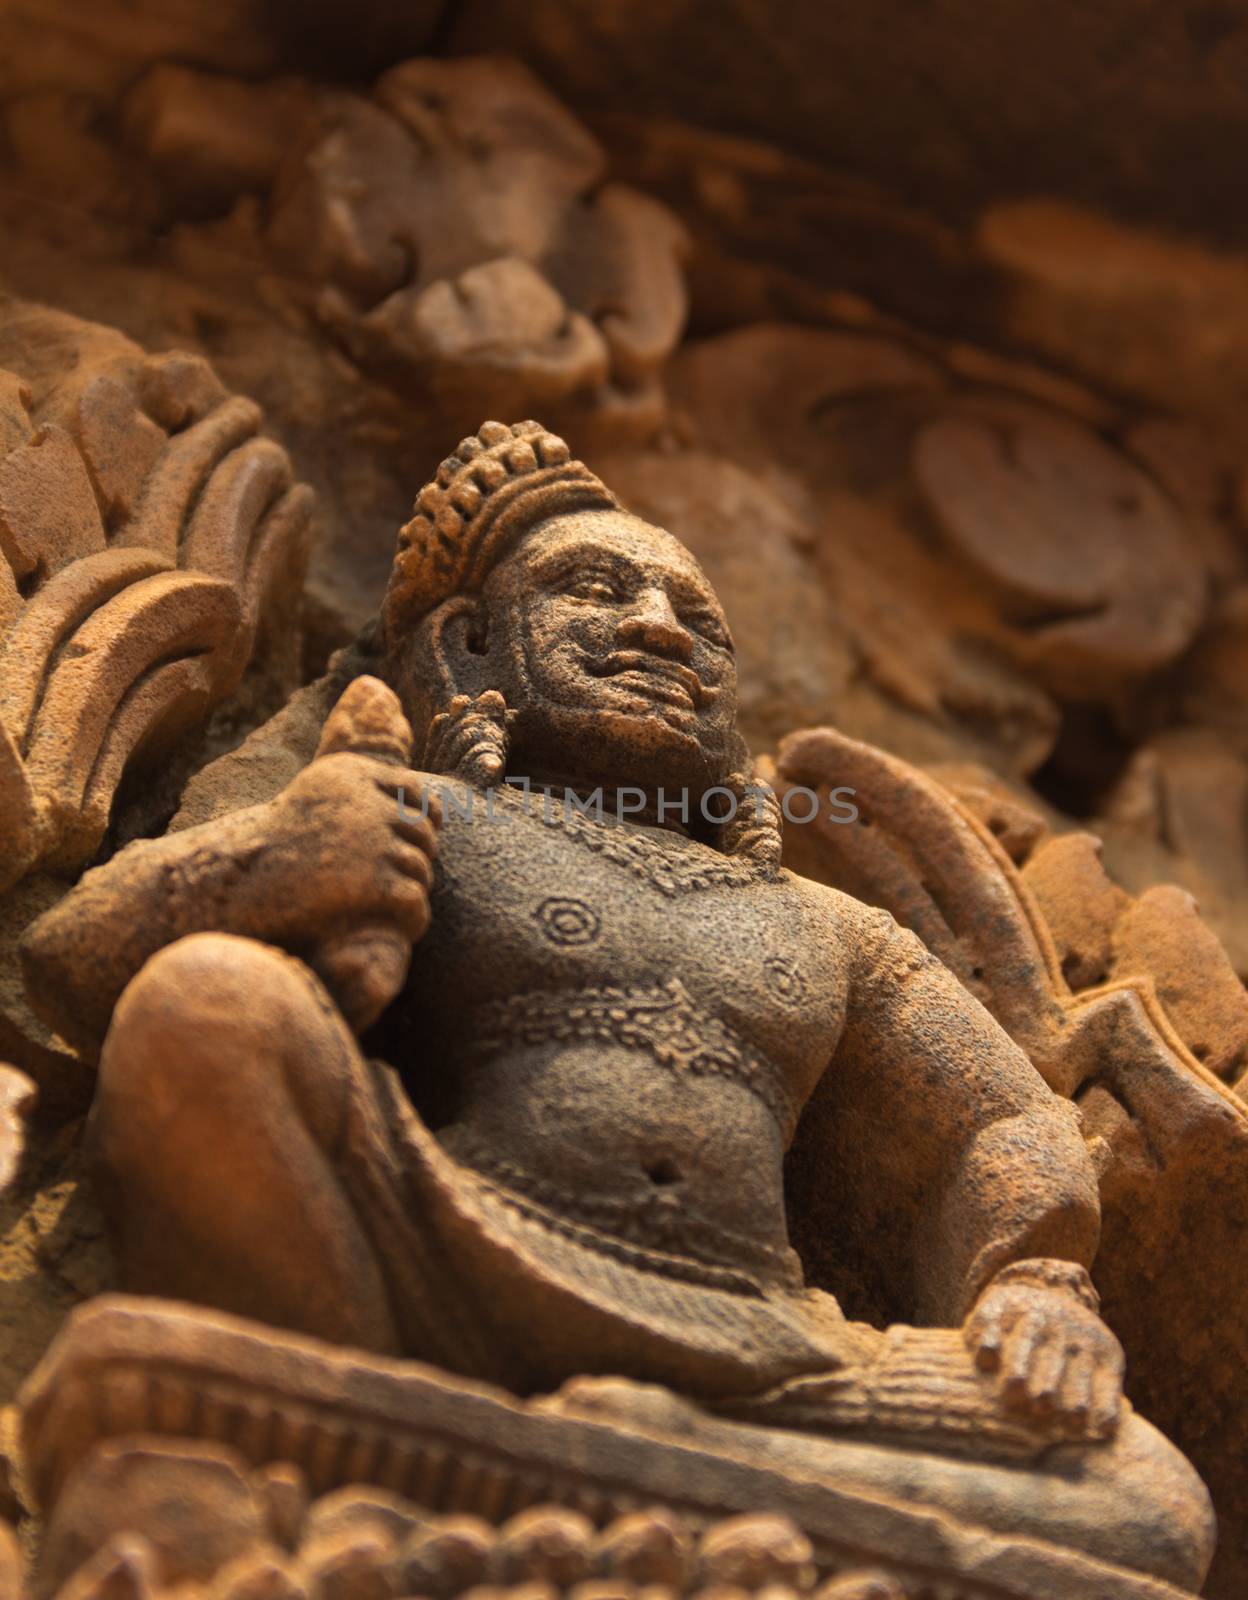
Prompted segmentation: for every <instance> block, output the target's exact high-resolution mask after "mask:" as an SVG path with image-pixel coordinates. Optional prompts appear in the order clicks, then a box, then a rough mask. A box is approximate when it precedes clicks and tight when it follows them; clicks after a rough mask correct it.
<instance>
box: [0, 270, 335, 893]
mask: <svg viewBox="0 0 1248 1600" xmlns="http://www.w3.org/2000/svg"><path fill="white" fill-rule="evenodd" d="M40 337H42V338H45V339H46V340H47V341H48V342H49V343H50V344H52V345H54V346H55V345H56V344H57V342H58V341H59V342H60V344H61V345H63V347H64V349H65V351H66V359H65V360H64V361H63V362H62V363H61V365H60V366H59V367H57V368H55V369H54V370H51V371H45V372H43V373H41V375H40V377H39V379H38V380H37V381H35V380H32V381H31V382H29V383H25V382H23V381H22V377H21V375H20V374H14V373H9V372H4V371H2V370H0V425H3V426H0V433H3V434H4V436H5V437H7V438H10V439H16V440H18V441H19V442H18V443H17V445H16V447H15V448H10V449H9V451H8V453H7V454H5V455H3V456H2V457H0V555H2V556H3V557H4V560H3V562H0V580H3V579H5V578H7V579H8V580H10V581H9V583H8V584H4V583H3V582H0V824H3V826H0V839H2V840H3V843H2V844H0V888H7V887H10V886H11V885H12V884H14V883H15V882H17V881H18V880H19V879H20V878H21V877H22V876H23V875H24V874H26V873H27V872H29V871H31V870H32V869H33V868H34V867H36V866H38V865H40V864H42V865H44V866H47V867H50V868H52V869H53V870H56V871H60V872H72V871H74V870H76V869H78V868H80V867H82V866H83V865H85V863H86V862H87V861H89V860H90V858H91V856H92V855H93V854H94V853H95V851H96V849H97V848H98V847H99V844H100V842H101V840H102V839H103V837H104V833H105V830H106V829H107V827H108V823H109V818H110V814H111V810H112V804H113V798H114V795H115V793H116V791H117V787H118V785H119V784H120V782H121V780H122V778H123V776H124V774H125V771H126V768H127V766H128V765H129V763H130V762H131V760H132V758H133V757H134V756H135V755H136V754H138V753H139V752H141V751H147V752H154V751H157V750H159V749H160V748H162V747H166V748H167V747H168V746H169V745H170V744H171V743H172V742H173V741H174V740H176V739H178V738H179V737H181V736H182V735H183V734H184V733H186V732H187V731H189V730H190V729H191V728H193V727H194V726H195V725H196V724H198V723H201V722H202V721H203V720H204V718H205V717H206V716H207V715H208V713H209V712H210V711H211V709H212V708H213V707H214V706H215V705H217V704H219V703H220V702H221V701H222V700H224V699H225V698H226V697H227V696H228V695H230V694H231V693H232V692H233V690H234V689H235V688H236V686H237V684H238V682H239V679H240V678H241V676H242V674H243V672H244V670H245V669H246V667H247V664H248V662H249V661H250V659H251V656H252V652H253V649H254V647H255V642H256V638H257V634H258V632H259V630H260V627H261V625H262V623H263V621H264V618H265V613H266V611H267V610H268V608H269V605H270V601H271V600H272V599H273V598H274V597H275V594H276V586H277V582H278V580H285V579H291V580H293V582H294V583H295V585H296V587H297V586H298V583H299V581H300V578H301V572H302V563H303V558H304V550H305V546H306V541H307V533H308V525H309V514H310V509H311V491H310V490H309V489H307V488H306V487H305V486H303V485H301V484H295V483H293V482H292V473H291V466H290V462H289V460H288V459H287V456H286V452H285V451H284V450H282V449H281V448H280V447H279V446H278V445H276V444H275V443H273V442H272V441H271V440H268V439H264V438H260V437H257V436H256V435H257V431H258V429H259V427H260V424H261V421H262V416H261V412H260V408H259V407H258V406H257V405H256V404H255V403H254V402H253V401H250V400H246V399H243V398H240V397H231V396H229V395H228V394H227V393H226V391H225V389H224V388H223V387H222V386H221V384H220V383H219V382H218V380H217V378H216V377H215V375H214V374H213V372H212V370H211V368H209V367H208V365H207V363H205V362H204V361H202V360H200V359H199V358H198V357H192V356H187V355H183V354H177V353H175V354H172V355H161V356H145V355H144V353H143V352H142V351H141V350H140V349H139V348H138V347H137V346H135V345H133V344H131V343H130V341H129V340H127V339H124V338H123V337H121V335H119V334H116V333H114V332H112V330H106V329H102V328H99V327H97V326H95V325H93V324H91V323H86V322H79V321H77V320H76V319H75V318H72V317H69V316H66V315H64V314H62V313H60V312H54V311H49V310H46V309H44V308H42V307H37V306H30V305H24V304H22V303H20V302H11V303H8V304H6V306H5V307H4V310H3V312H2V313H0V365H2V364H3V363H4V362H8V361H18V362H21V361H22V360H23V358H24V357H23V352H24V351H25V350H27V349H28V348H29V347H30V346H31V344H32V342H36V343H37V341H38V338H40ZM10 352H13V353H10ZM6 594H7V596H8V598H7V599H5V598H4V596H5V595H6Z"/></svg>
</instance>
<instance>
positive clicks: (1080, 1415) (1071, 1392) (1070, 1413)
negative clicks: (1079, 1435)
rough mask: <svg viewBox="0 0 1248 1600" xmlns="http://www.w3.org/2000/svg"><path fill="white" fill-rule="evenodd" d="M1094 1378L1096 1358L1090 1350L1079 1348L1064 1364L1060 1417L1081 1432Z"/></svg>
mask: <svg viewBox="0 0 1248 1600" xmlns="http://www.w3.org/2000/svg"><path fill="white" fill-rule="evenodd" d="M1095 1377H1096V1358H1095V1356H1094V1355H1093V1354H1092V1352H1091V1351H1090V1350H1085V1349H1082V1348H1080V1349H1079V1350H1077V1351H1076V1353H1075V1354H1074V1355H1072V1356H1071V1358H1070V1360H1069V1361H1067V1363H1066V1374H1065V1377H1064V1378H1063V1379H1062V1387H1061V1395H1060V1401H1061V1410H1062V1415H1063V1416H1064V1417H1066V1418H1067V1420H1068V1421H1069V1422H1071V1423H1072V1424H1076V1425H1078V1426H1079V1427H1080V1430H1081V1431H1082V1429H1083V1427H1084V1426H1086V1423H1087V1420H1088V1413H1089V1411H1090V1409H1091V1406H1092V1385H1093V1381H1094V1379H1095Z"/></svg>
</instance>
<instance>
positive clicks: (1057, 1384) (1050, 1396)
mask: <svg viewBox="0 0 1248 1600" xmlns="http://www.w3.org/2000/svg"><path fill="white" fill-rule="evenodd" d="M1067 1348H1068V1347H1067V1344H1066V1342H1065V1340H1064V1339H1062V1338H1049V1339H1044V1340H1042V1341H1041V1342H1040V1344H1038V1345H1037V1346H1036V1350H1035V1353H1034V1354H1033V1356H1032V1358H1031V1365H1030V1367H1029V1368H1028V1369H1027V1392H1028V1394H1030V1396H1031V1398H1032V1400H1033V1401H1034V1402H1035V1404H1036V1405H1037V1406H1038V1407H1040V1408H1042V1409H1044V1410H1050V1409H1052V1407H1053V1406H1054V1405H1055V1404H1056V1402H1057V1396H1058V1392H1059V1390H1060V1389H1061V1388H1062V1378H1063V1374H1064V1373H1065V1372H1066V1370H1067Z"/></svg>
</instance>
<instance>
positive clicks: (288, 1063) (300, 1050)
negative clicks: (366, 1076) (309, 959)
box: [95, 933, 342, 1156]
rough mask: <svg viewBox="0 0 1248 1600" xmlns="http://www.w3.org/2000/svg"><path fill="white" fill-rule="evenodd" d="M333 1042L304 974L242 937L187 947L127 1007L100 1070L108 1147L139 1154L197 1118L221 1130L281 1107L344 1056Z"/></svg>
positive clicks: (128, 993)
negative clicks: (160, 1135)
mask: <svg viewBox="0 0 1248 1600" xmlns="http://www.w3.org/2000/svg"><path fill="white" fill-rule="evenodd" d="M333 1031H334V1029H333V1024H332V1013H331V1011H330V1009H329V1007H328V1006H327V1005H326V1003H325V997H324V994H323V991H321V990H320V988H319V985H318V984H317V982H316V979H315V978H314V977H313V976H312V974H311V972H310V971H309V970H308V969H307V968H306V967H304V966H303V965H302V963H300V962H297V961H295V960H293V959H292V958H291V957H289V956H286V955H284V954H283V953H282V952H281V951H279V950H275V949H273V948H272V947H271V946H269V945H264V944H259V943H257V942H256V941H255V940H252V939H241V938H237V937H235V936H233V935H230V934H218V933H202V934H193V935H191V936H190V937H188V938H186V939H180V940H179V941H178V942H177V943H176V944H172V945H169V946H168V947H167V948H166V949H164V950H161V951H159V952H158V953H157V954H156V955H155V956H153V957H152V958H151V960H150V961H148V962H147V963H146V965H145V966H144V967H143V968H142V969H141V970H140V971H139V973H138V974H137V975H136V976H135V977H134V979H132V981H131V982H130V984H129V985H128V987H127V988H126V990H125V992H124V993H123V994H122V996H121V999H120V1000H119V1001H118V1003H117V1008H116V1011H115V1013H114V1016H113V1023H112V1027H111V1028H110V1030H109V1034H108V1038H107V1039H106V1041H105V1045H104V1050H103V1054H102V1056H101V1060H100V1070H99V1082H98V1087H97V1092H96V1105H95V1122H96V1125H97V1138H98V1139H100V1140H102V1142H103V1144H104V1146H105V1147H107V1146H108V1145H109V1144H112V1143H115V1142H116V1141H117V1140H118V1138H120V1139H122V1140H123V1141H124V1142H125V1143H126V1144H130V1143H132V1142H133V1141H134V1140H135V1139H142V1138H144V1137H146V1136H150V1135H151V1134H153V1133H154V1132H155V1131H156V1130H157V1128H158V1127H167V1125H168V1124H169V1122H170V1121H172V1120H175V1119H177V1118H179V1117H180V1116H181V1115H182V1114H183V1113H185V1112H187V1111H188V1110H190V1109H191V1108H194V1113H195V1115H197V1116H200V1117H207V1118H208V1119H209V1120H211V1119H212V1117H213V1116H214V1114H215V1115H223V1114H227V1113H230V1114H236V1113H238V1112H239V1111H240V1110H241V1109H243V1108H244V1105H245V1103H246V1102H247V1101H248V1100H249V1099H252V1100H257V1101H258V1100H260V1099H262V1098H263V1099H265V1100H266V1101H269V1100H272V1099H273V1096H274V1094H275V1092H276V1091H277V1090H278V1089H279V1088H289V1083H288V1080H289V1079H290V1078H291V1077H292V1076H295V1077H297V1076H298V1075H299V1073H300V1072H302V1071H307V1072H309V1073H315V1071H316V1070H317V1068H318V1066H321V1065H322V1064H323V1062H324V1060H325V1058H326V1056H327V1055H331V1056H332V1055H335V1054H337V1055H341V1053H342V1048H341V1041H340V1040H338V1039H337V1038H331V1039H330V1040H328V1041H327V1040H326V1038H325V1035H326V1034H327V1033H330V1034H331V1035H332V1034H333ZM327 1046H328V1047H327ZM257 1109H258V1108H257ZM101 1153H102V1154H104V1155H105V1156H107V1148H105V1149H104V1150H102V1152H101Z"/></svg>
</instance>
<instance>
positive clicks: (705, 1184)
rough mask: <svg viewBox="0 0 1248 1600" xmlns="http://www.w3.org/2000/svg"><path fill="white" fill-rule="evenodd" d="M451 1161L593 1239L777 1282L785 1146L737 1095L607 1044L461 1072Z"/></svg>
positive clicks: (716, 1080)
mask: <svg viewBox="0 0 1248 1600" xmlns="http://www.w3.org/2000/svg"><path fill="white" fill-rule="evenodd" d="M462 1089H463V1098H462V1100H461V1101H460V1105H459V1110H458V1115H457V1116H456V1117H455V1119H454V1121H453V1122H451V1123H450V1124H449V1125H447V1126H444V1127H443V1128H442V1129H441V1130H440V1132H439V1138H440V1139H441V1140H442V1142H443V1144H444V1145H445V1147H446V1148H447V1150H448V1151H449V1153H450V1154H451V1155H452V1156H455V1157H456V1158H457V1159H459V1160H462V1161H464V1162H465V1163H466V1164H467V1165H469V1166H473V1167H476V1168H477V1169H478V1170H480V1171H482V1172H484V1173H485V1175H486V1176H487V1177H492V1178H494V1179H496V1180H497V1181H499V1182H502V1183H504V1184H510V1185H511V1186H512V1187H515V1188H518V1189H520V1190H521V1191H522V1192H525V1191H527V1192H528V1193H529V1194H530V1195H531V1197H532V1198H534V1199H536V1200H538V1201H540V1202H542V1203H543V1204H545V1205H547V1206H548V1207H550V1208H551V1209H555V1210H559V1211H562V1212H563V1213H564V1214H565V1215H567V1216H570V1217H571V1218H573V1219H574V1220H576V1221H579V1222H582V1223H586V1224H589V1225H590V1226H594V1227H598V1228H600V1229H601V1230H602V1231H604V1232H607V1233H610V1234H616V1235H618V1236H620V1237H624V1238H628V1239H631V1240H633V1241H635V1242H637V1243H641V1244H645V1245H649V1246H651V1247H652V1248H655V1249H662V1250H668V1251H672V1250H675V1251H678V1252H679V1253H682V1254H685V1255H689V1256H692V1257H694V1258H695V1259H701V1260H706V1261H709V1262H712V1263H713V1264H715V1265H721V1266H729V1267H738V1268H740V1269H742V1270H754V1271H761V1272H762V1273H763V1275H764V1276H787V1275H789V1274H790V1273H791V1271H792V1258H791V1257H790V1255H789V1252H788V1248H787V1246H788V1238H787V1233H786V1230H785V1219H784V1190H783V1160H784V1146H783V1140H782V1138H781V1134H780V1130H779V1127H778V1126H777V1123H776V1119H775V1116H774V1115H773V1113H772V1111H771V1110H770V1109H769V1108H768V1106H767V1105H766V1104H765V1103H764V1101H763V1100H762V1099H761V1098H760V1096H759V1095H758V1094H757V1093H756V1092H755V1091H754V1090H753V1089H751V1088H749V1087H747V1086H746V1085H745V1084H743V1083H740V1082H737V1081H735V1080H734V1079H732V1078H729V1077H725V1076H722V1075H720V1074H718V1073H714V1072H702V1073H695V1072H691V1071H689V1070H687V1069H681V1068H671V1067H668V1066H665V1065H663V1064H661V1063H660V1062H659V1061H657V1060H656V1059H655V1058H654V1057H653V1056H652V1055H650V1054H649V1053H648V1052H645V1051H642V1050H636V1049H630V1048H627V1047H624V1046H620V1045H616V1044H610V1043H592V1044H588V1043H587V1044H577V1045H571V1046H553V1045H543V1046H540V1047H533V1046H529V1047H521V1048H516V1049H512V1050H509V1051H507V1052H506V1053H505V1054H503V1055H500V1056H497V1057H495V1058H494V1059H493V1060H491V1061H489V1062H486V1063H478V1064H474V1065H473V1066H472V1068H471V1069H470V1070H469V1071H468V1072H467V1074H466V1077H465V1080H464V1081H463V1084H462Z"/></svg>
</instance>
